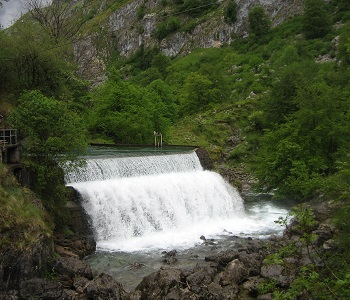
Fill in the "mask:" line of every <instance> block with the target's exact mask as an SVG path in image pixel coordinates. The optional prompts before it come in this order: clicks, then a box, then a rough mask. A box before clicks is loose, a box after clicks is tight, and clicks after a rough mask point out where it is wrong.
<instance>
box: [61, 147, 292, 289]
mask: <svg viewBox="0 0 350 300" xmlns="http://www.w3.org/2000/svg"><path fill="white" fill-rule="evenodd" d="M100 151H103V149H102V150H99V149H97V150H94V155H92V156H91V155H90V156H89V157H86V164H85V165H83V166H81V167H80V168H78V169H75V170H74V171H68V170H67V171H66V178H65V180H66V182H67V185H70V186H73V187H74V188H75V189H76V190H77V191H78V192H79V193H80V195H81V196H82V199H83V200H82V204H83V206H84V208H85V210H86V212H87V213H88V215H89V216H90V219H91V222H92V226H93V230H94V236H95V239H96V242H97V251H96V253H95V254H93V255H91V256H89V257H87V258H86V259H87V261H88V262H89V263H90V265H91V266H92V268H93V270H94V271H95V272H96V273H100V272H105V273H108V274H110V275H112V276H113V277H115V278H116V279H117V280H118V281H120V282H121V283H123V284H124V286H125V288H126V289H128V290H133V289H134V288H135V287H136V286H137V284H138V283H139V282H140V281H141V280H142V278H143V277H144V276H146V275H148V274H150V273H152V272H154V271H157V270H159V268H160V267H165V266H166V267H169V265H167V264H166V263H165V262H164V257H163V256H164V252H168V251H172V250H176V252H177V256H176V257H177V259H178V262H177V263H176V264H174V265H171V267H186V266H195V265H196V264H197V263H198V262H201V261H203V259H204V258H205V256H208V255H211V254H214V253H218V252H220V251H223V250H227V249H232V248H237V247H241V246H242V244H244V243H245V241H247V240H248V238H251V237H252V238H266V237H268V236H269V235H271V234H280V233H281V231H282V228H281V227H280V226H279V225H278V224H276V223H275V222H274V221H275V220H277V219H278V218H279V217H283V216H285V215H286V214H287V213H288V207H286V206H284V207H283V206H281V205H277V204H276V203H274V202H273V201H271V199H270V197H268V196H266V195H254V194H252V195H248V196H246V197H245V199H242V197H241V196H240V195H239V193H238V192H237V191H236V190H235V189H234V188H233V187H232V186H231V185H229V184H228V183H227V182H226V181H225V180H224V179H223V178H222V177H221V176H220V175H219V174H217V173H215V172H211V171H204V170H203V168H202V167H201V165H200V162H199V159H198V157H197V155H196V154H195V153H194V152H193V150H188V149H187V150H184V149H182V150H181V151H179V149H178V150H177V152H176V153H168V152H165V153H164V152H161V153H154V152H152V150H150V151H145V152H144V153H142V154H139V152H137V151H136V152H134V151H133V152H132V155H130V153H128V150H125V151H126V152H122V153H120V152H118V151H115V150H114V149H109V150H108V153H106V152H103V154H102V153H101V152H100Z"/></svg>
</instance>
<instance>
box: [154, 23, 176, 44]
mask: <svg viewBox="0 0 350 300" xmlns="http://www.w3.org/2000/svg"><path fill="white" fill-rule="evenodd" d="M180 26H181V23H180V20H179V19H178V18H176V17H170V18H167V19H166V20H165V21H163V22H160V23H158V24H157V28H156V31H155V33H154V36H155V37H156V38H157V39H158V40H162V39H164V38H166V37H167V36H168V35H170V34H172V33H173V32H175V31H176V30H178V29H179V28H180Z"/></svg>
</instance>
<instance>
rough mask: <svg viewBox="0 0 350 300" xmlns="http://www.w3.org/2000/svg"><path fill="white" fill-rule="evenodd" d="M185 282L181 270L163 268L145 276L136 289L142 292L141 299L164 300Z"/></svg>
mask: <svg viewBox="0 0 350 300" xmlns="http://www.w3.org/2000/svg"><path fill="white" fill-rule="evenodd" d="M183 283H184V282H183V277H182V272H181V270H179V269H161V270H159V271H157V272H154V273H152V274H150V275H148V276H146V277H144V278H143V280H142V281H141V283H140V284H139V285H138V286H137V287H136V289H135V291H140V292H141V299H152V300H153V299H154V300H157V299H159V300H163V299H166V297H167V295H168V294H169V293H171V294H174V293H175V292H174V290H176V289H177V290H179V289H180V286H181V285H182V284H183Z"/></svg>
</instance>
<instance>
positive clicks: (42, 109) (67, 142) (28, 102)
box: [12, 91, 86, 161]
mask: <svg viewBox="0 0 350 300" xmlns="http://www.w3.org/2000/svg"><path fill="white" fill-rule="evenodd" d="M12 122H13V123H14V125H15V126H16V127H17V128H18V129H19V130H20V132H21V134H22V135H23V137H25V140H24V142H23V150H24V151H25V153H27V154H30V156H31V157H37V158H38V159H39V160H41V161H53V160H56V161H57V160H61V159H66V158H68V157H69V155H71V154H72V152H73V151H78V150H82V149H84V148H85V147H86V143H85V128H84V124H83V123H82V122H81V120H80V118H79V116H78V115H77V114H76V113H74V112H72V111H69V110H68V108H67V105H66V104H65V103H63V102H61V101H57V100H55V99H53V98H48V97H46V96H44V95H43V94H42V93H41V92H38V91H30V92H27V93H25V94H23V96H22V97H21V98H20V99H19V106H18V107H17V108H16V109H15V111H14V112H13V114H12Z"/></svg>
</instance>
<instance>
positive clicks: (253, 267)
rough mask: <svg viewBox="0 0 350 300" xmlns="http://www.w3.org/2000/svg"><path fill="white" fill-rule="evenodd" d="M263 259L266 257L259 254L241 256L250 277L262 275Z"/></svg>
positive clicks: (243, 254) (242, 254) (240, 258)
mask: <svg viewBox="0 0 350 300" xmlns="http://www.w3.org/2000/svg"><path fill="white" fill-rule="evenodd" d="M263 258H264V256H263V255H261V254H259V253H252V254H248V253H241V254H240V255H239V260H240V261H241V262H242V263H243V264H244V266H245V267H246V268H247V270H248V271H249V275H250V276H256V275H259V274H260V269H261V265H262V261H263Z"/></svg>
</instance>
